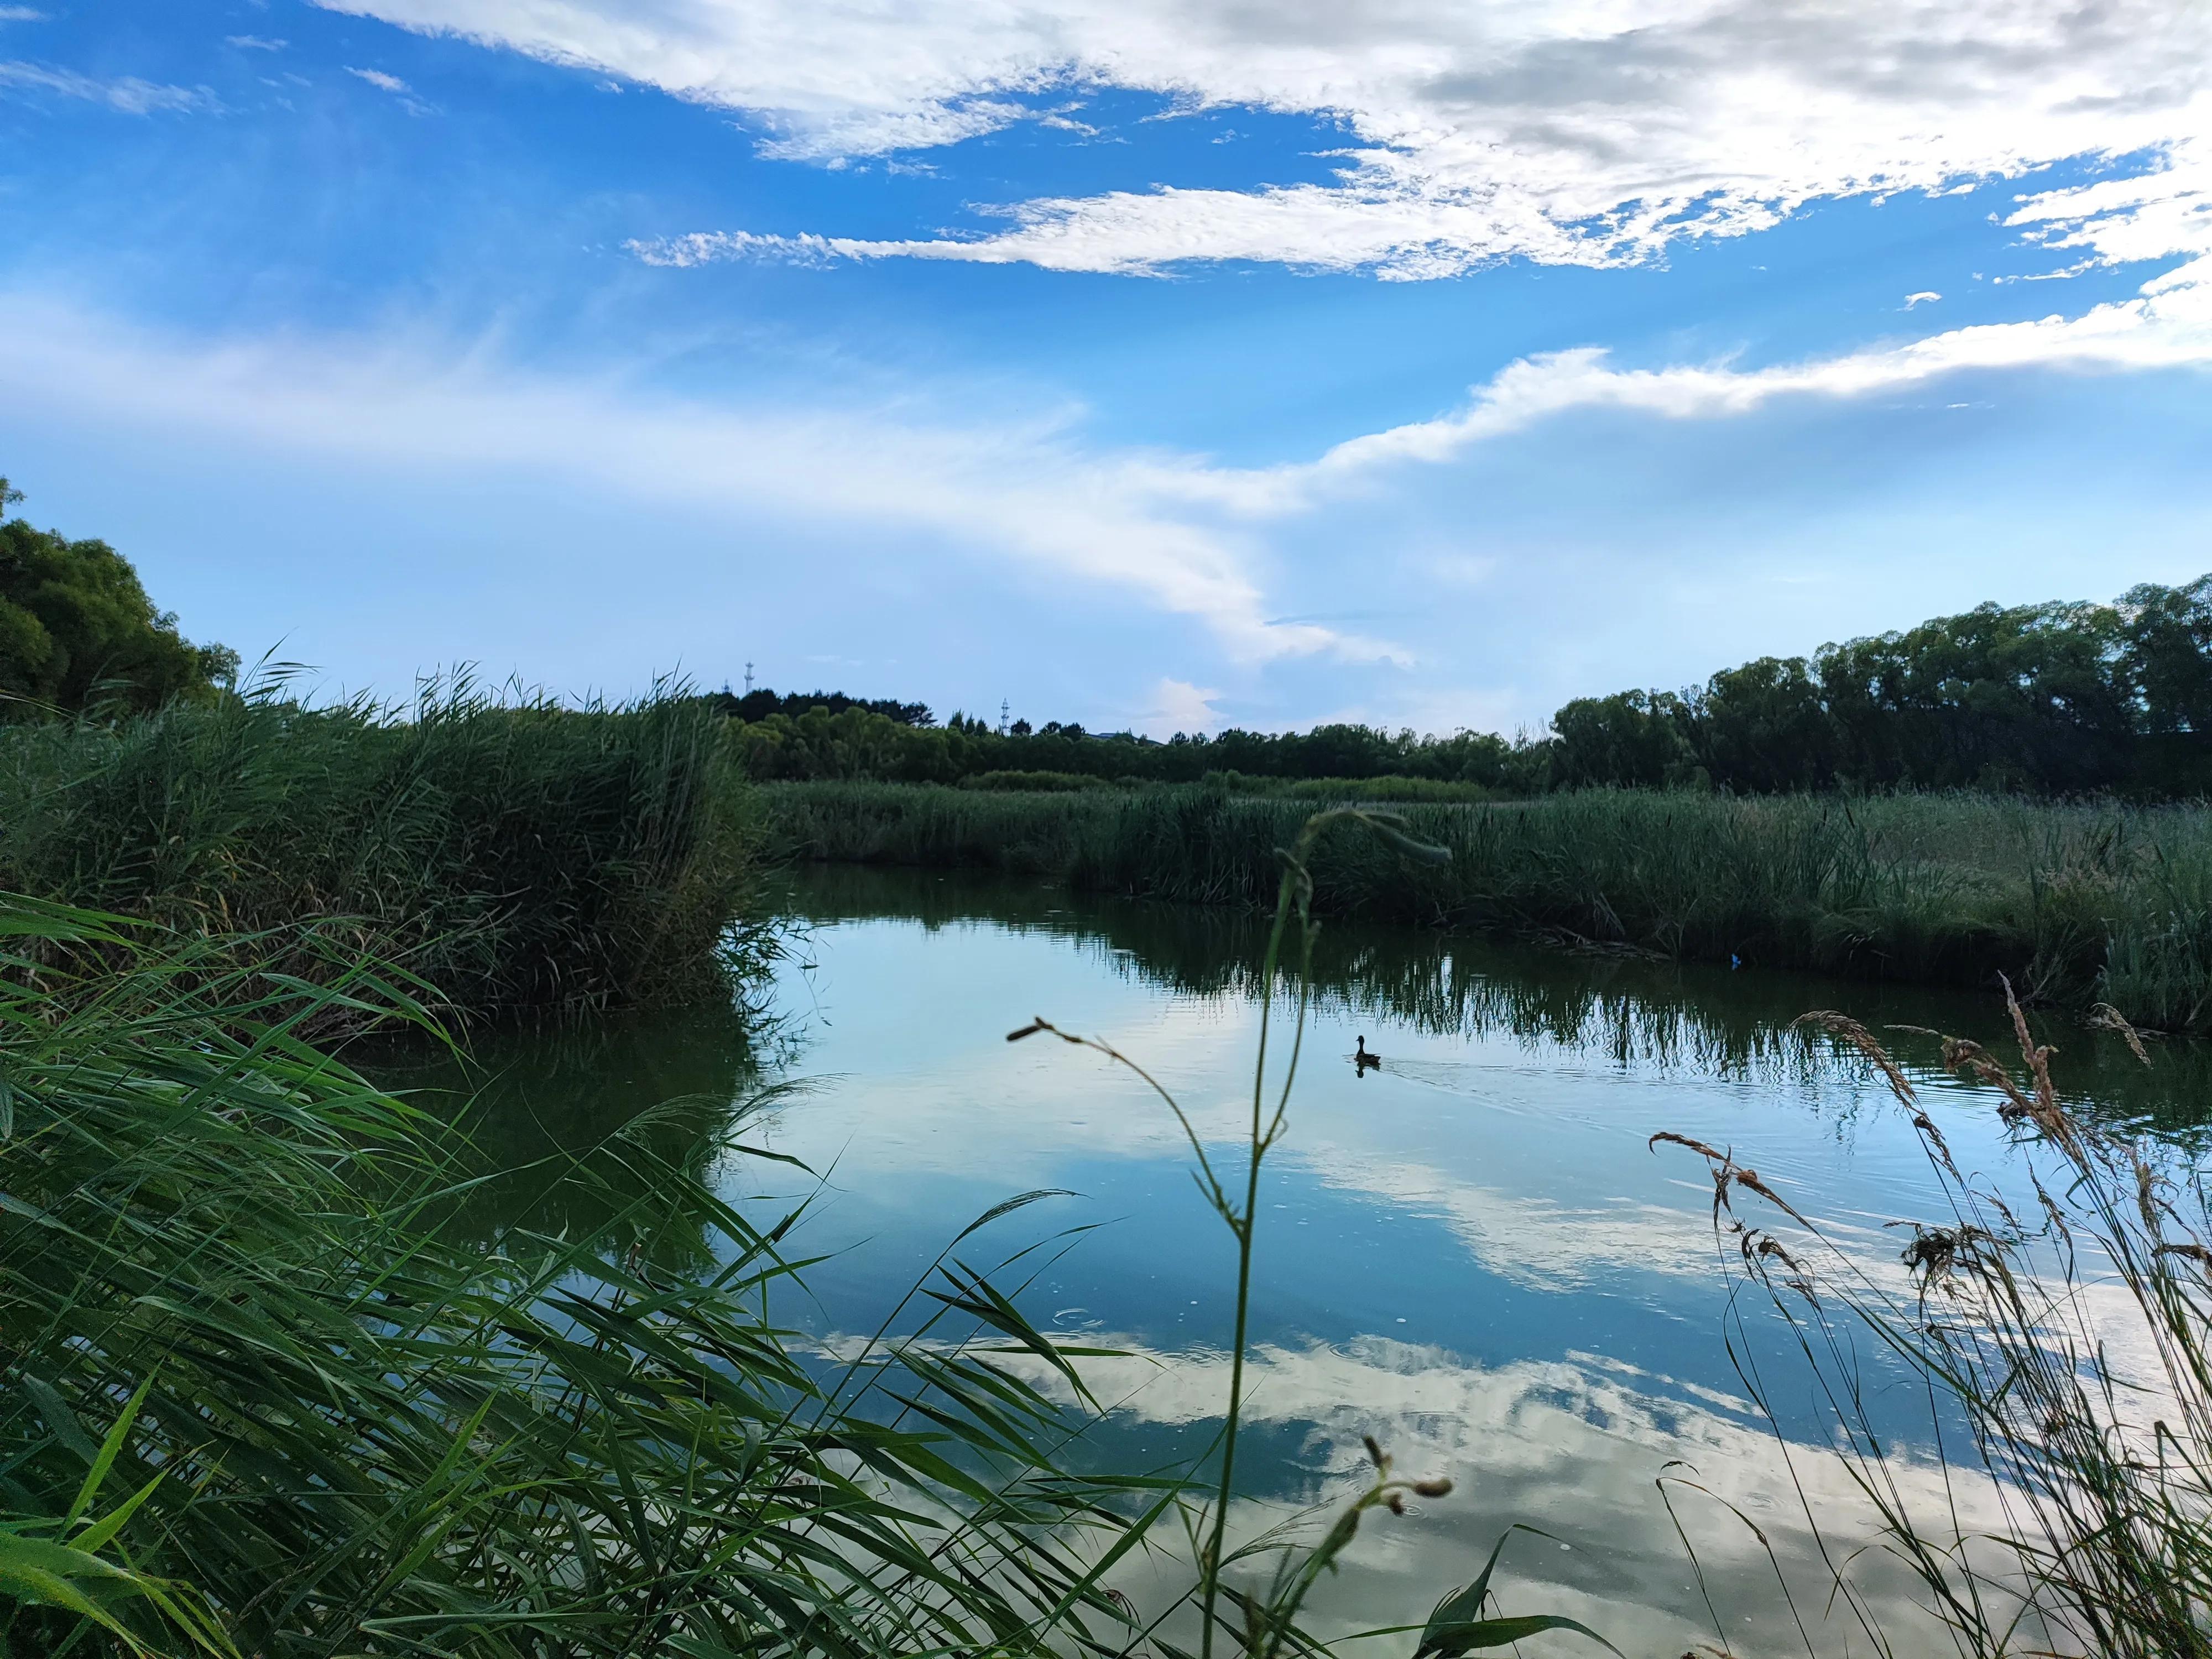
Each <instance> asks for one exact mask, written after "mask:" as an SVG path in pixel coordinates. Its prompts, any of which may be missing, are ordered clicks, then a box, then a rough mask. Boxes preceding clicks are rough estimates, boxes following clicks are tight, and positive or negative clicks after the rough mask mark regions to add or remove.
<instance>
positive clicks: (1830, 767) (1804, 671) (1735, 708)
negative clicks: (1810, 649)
mask: <svg viewBox="0 0 2212 1659" xmlns="http://www.w3.org/2000/svg"><path fill="white" fill-rule="evenodd" d="M1690 708H1691V715H1692V718H1691V720H1690V731H1689V737H1690V741H1691V743H1692V745H1693V746H1694V747H1695V748H1696V749H1697V750H1698V756H1699V760H1700V761H1701V762H1702V763H1704V765H1705V770H1706V771H1707V772H1708V773H1709V774H1710V775H1711V777H1712V779H1713V781H1715V782H1716V783H1719V784H1724V785H1726V786H1727V787H1729V788H1731V789H1742V790H1750V791H1754V792H1759V793H1772V792H1778V791H1782V790H1787V789H1817V788H1820V787H1824V786H1826V785H1827V784H1829V783H1832V782H1833V781H1834V780H1835V769H1836V732H1835V726H1834V725H1833V723H1832V721H1831V720H1829V718H1828V710H1827V708H1826V705H1825V704H1824V703H1823V702H1822V701H1821V698H1820V684H1819V682H1817V681H1816V680H1814V678H1813V675H1812V672H1811V671H1810V670H1809V669H1808V667H1807V665H1806V662H1805V659H1804V658H1802V657H1761V658H1759V659H1758V660H1757V661H1755V662H1747V663H1746V664H1744V665H1743V666H1742V667H1741V668H1724V669H1723V670H1722V671H1720V672H1719V673H1717V674H1716V675H1714V676H1713V677H1712V678H1711V680H1710V681H1708V682H1707V683H1706V685H1705V690H1704V692H1703V693H1702V694H1700V695H1699V696H1696V697H1694V698H1693V699H1692V700H1691V703H1690Z"/></svg>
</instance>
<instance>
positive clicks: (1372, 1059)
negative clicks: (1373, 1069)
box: [1352, 1036, 1383, 1072]
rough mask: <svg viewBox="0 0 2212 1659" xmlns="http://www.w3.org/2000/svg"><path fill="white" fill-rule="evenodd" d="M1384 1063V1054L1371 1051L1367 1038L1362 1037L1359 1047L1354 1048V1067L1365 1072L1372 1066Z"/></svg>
mask: <svg viewBox="0 0 2212 1659" xmlns="http://www.w3.org/2000/svg"><path fill="white" fill-rule="evenodd" d="M1382 1063H1383V1056H1382V1055H1380V1054H1375V1053H1373V1052H1371V1051H1370V1049H1369V1048H1368V1047H1367V1039H1366V1038H1365V1037H1364V1036H1363V1037H1361V1038H1360V1039H1359V1046H1358V1048H1355V1049H1354V1050H1352V1069H1353V1070H1355V1071H1361V1072H1364V1071H1365V1070H1366V1069H1367V1068H1368V1067H1369V1066H1380V1065H1381V1064H1382Z"/></svg>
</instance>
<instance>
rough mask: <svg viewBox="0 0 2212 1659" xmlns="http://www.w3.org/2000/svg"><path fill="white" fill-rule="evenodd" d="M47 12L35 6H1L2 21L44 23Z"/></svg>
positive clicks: (0, 21)
mask: <svg viewBox="0 0 2212 1659" xmlns="http://www.w3.org/2000/svg"><path fill="white" fill-rule="evenodd" d="M45 21H46V13H44V12H42V11H40V10H39V9H38V8H36V7H35V6H0V23H43V22H45Z"/></svg>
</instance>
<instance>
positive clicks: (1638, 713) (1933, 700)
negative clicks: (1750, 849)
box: [720, 575, 2212, 798]
mask: <svg viewBox="0 0 2212 1659" xmlns="http://www.w3.org/2000/svg"><path fill="white" fill-rule="evenodd" d="M720 695H721V697H722V698H723V699H725V700H726V702H728V703H732V704H735V703H738V701H739V700H738V699H735V698H733V697H731V696H730V694H728V693H726V692H725V693H723V694H720ZM802 704H803V705H805V707H803V708H802V707H800V706H799V705H802ZM746 707H750V708H757V709H762V710H765V711H766V712H764V713H763V714H757V715H756V714H749V713H747V712H745V709H746ZM726 712H729V713H731V714H733V715H736V716H737V717H738V721H739V727H738V729H739V733H740V741H741V742H742V744H743V745H744V750H745V755H746V758H747V762H748V763H749V765H750V768H751V769H752V772H753V775H755V776H756V777H760V778H766V779H825V778H831V779H834V778H850V779H861V778H869V779H877V780H881V781H907V782H935V783H957V782H959V781H962V780H963V779H967V778H972V777H976V776H979V775H984V774H987V773H996V772H1023V773H1058V774H1063V775H1071V776H1078V777H1096V778H1106V779H1115V780H1125V781H1145V782H1170V783H1186V782H1194V781H1199V780H1200V779H1203V778H1205V777H1206V775H1209V774H1235V775H1242V776H1245V777H1255V778H1269V779H1275V778H1375V777H1385V776H1389V777H1405V778H1423V779H1433V780H1437V781H1447V782H1455V783H1467V784H1474V785H1478V786H1481V787H1486V788H1490V789H1494V790H1497V791H1498V792H1499V793H1507V794H1533V793H1541V792H1543V791H1545V790H1548V789H1555V788H1576V787H1592V786H1607V785H1609V786H1615V787H1632V788H1633V787H1706V788H1720V789H1726V790H1729V791H1731V792H1734V793H1747V794H1763V793H1782V792H1786V791H1794V790H1828V789H1860V790H1882V789H1899V788H1905V789H1943V788H1984V789H1999V790H2008V791H2015V792H2026V793H2043V794H2088V793H2124V794H2130V795H2136V796H2142V797H2149V798H2159V797H2174V796H2181V795H2196V794H2203V793H2208V792H2212V575H2207V576H2203V577H2200V578H2198V579H2197V580H2196V581H2193V582H2191V583H2189V584H2187V585H2185V586H2178V587H2166V586H2158V585H2156V584H2146V585H2144V586H2137V587H2134V588H2130V590H2129V591H2128V592H2126V593H2125V594H2124V595H2123V596H2122V597H2121V598H2120V599H2118V600H2116V601H2115V602H2114V603H2112V604H2111V605H2094V604H2079V603H2063V604H2048V605H2012V606H2003V605H1978V606H1977V607H1976V608H1975V609H1973V610H1972V611H1965V612H1963V613H1961V614H1960V615H1957V616H1951V617H1935V618H1933V619H1931V620H1929V621H1928V622H1924V623H1921V624H1920V625H1919V626H1918V627H1917V628H1911V629H1902V630H1899V631H1897V632H1893V633H1888V634H1881V635H1875V636H1873V637H1870V638H1864V639H1855V640H1848V641H1844V642H1843V643H1842V644H1839V645H1827V646H1823V647H1821V648H1820V650H1819V651H1817V652H1814V653H1813V654H1812V655H1811V656H1809V657H1761V658H1759V659H1757V660H1756V661H1753V662H1749V663H1746V664H1744V665H1741V666H1740V667H1736V668H1729V669H1723V670H1722V671H1720V672H1719V673H1717V674H1715V675H1714V676H1713V677H1712V678H1711V679H1710V680H1708V681H1707V682H1706V683H1705V684H1704V685H1702V686H1696V687H1692V688H1689V689H1686V690H1680V691H1663V690H1629V691H1618V692H1614V693H1613V694H1612V695H1611V696H1597V697H1578V698H1576V699H1575V700H1574V701H1572V702H1569V703H1567V704H1566V705H1565V706H1564V707H1563V708H1560V709H1559V712H1558V713H1557V714H1554V715H1553V717H1552V720H1551V723H1550V726H1549V729H1548V730H1547V731H1545V732H1541V733H1534V734H1530V733H1523V734H1522V735H1521V736H1519V737H1517V738H1512V739H1510V740H1509V739H1507V738H1503V737H1500V736H1498V735H1496V734H1494V733H1489V732H1455V733H1453V734H1452V735H1450V736H1449V737H1424V736H1419V735H1417V734H1415V733H1414V732H1411V731H1401V732H1388V731H1383V730H1381V729H1378V728H1376V727H1374V726H1358V725H1329V726H1315V727H1313V728H1312V729H1310V730H1309V731H1305V732H1273V733H1271V732H1246V731H1240V730H1234V729H1232V730H1230V731H1226V732H1219V733H1218V734H1216V735H1213V736H1210V737H1209V736H1205V735H1196V736H1193V735H1188V734H1178V735H1177V736H1176V737H1174V738H1169V739H1168V740H1166V741H1165V742H1159V741H1156V740H1154V739H1152V738H1143V737H1139V736H1136V735H1134V734H1133V733H1131V732H1086V731H1085V730H1084V729H1083V727H1082V726H1078V725H1070V724H1063V723H1061V722H1059V721H1049V722H1047V723H1046V724H1045V725H1043V726H1039V727H1032V726H1030V723H1029V722H1028V721H1026V720H1016V721H1013V722H1012V724H1011V725H1009V726H1007V727H1006V729H1005V730H1004V731H1000V730H999V729H998V728H996V727H994V726H991V725H990V724H988V723H987V722H986V721H983V720H977V719H975V718H972V717H970V716H969V715H966V714H954V715H953V716H951V719H949V720H946V721H945V723H944V724H943V725H942V726H939V725H938V724H937V722H936V720H935V718H934V716H933V714H931V712H930V711H929V709H928V708H927V707H925V706H924V705H921V704H919V703H886V702H873V703H871V702H864V701H862V700H860V699H855V698H849V697H844V696H837V697H836V698H835V699H834V700H833V699H832V698H830V697H828V696H824V695H823V694H821V693H816V694H814V695H813V696H811V698H810V697H807V696H778V695H777V694H775V693H773V692H765V691H756V692H753V693H751V694H750V698H749V699H748V700H746V701H745V704H744V705H741V706H739V707H733V708H727V710H726Z"/></svg>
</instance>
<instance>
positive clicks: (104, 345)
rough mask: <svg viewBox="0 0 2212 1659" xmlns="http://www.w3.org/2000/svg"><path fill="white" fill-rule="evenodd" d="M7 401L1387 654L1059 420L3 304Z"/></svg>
mask: <svg viewBox="0 0 2212 1659" xmlns="http://www.w3.org/2000/svg"><path fill="white" fill-rule="evenodd" d="M0 332H4V334H5V335H6V337H8V339H9V341H10V342H11V344H10V348H9V351H8V352H7V353H6V354H4V356H0V386H9V387H12V388H15V390H16V392H17V393H18V394H19V395H23V396H30V395H32V394H33V391H34V389H35V395H36V396H37V397H39V398H58V399H60V400H62V401H64V402H65V403H68V404H74V405H76V406H78V407H82V408H89V409H93V410H99V411H100V412H101V413H102V414H103V415H104V416H106V417H107V418H112V419H115V420H118V421H121V420H132V421H139V422H151V423H157V424H160V425H162V426H164V427H167V428H175V429H179V430H192V431H210V430H213V431H227V432H229V433H233V434H239V435H246V436H247V437H249V438H251V439H253V440H255V441H259V442H261V443H264V444H265V445H267V446H269V447H271V448H273V449H276V450H279V451H282V450H285V449H290V450H294V451H304V452H309V453H322V454H329V455H336V456H341V457H344V458H348V459H353V460H357V461H363V462H369V463H384V464H397V465H405V466H410V467H414V468H435V469H452V468H455V467H461V468H478V469H486V470H489V469H493V468H507V469H522V468H529V469H553V470H559V471H568V472H573V473H574V475H575V476H577V477H583V478H589V479H593V480H596V481H597V482H598V483H599V484H600V485H602V486H604V487H606V488H609V489H614V490H617V491H620V492H623V493H626V494H629V495H634V496H636V497H639V498H642V499H647V500H651V501H658V502H661V503H664V504H689V505H704V506H706V507H710V508H722V509H738V510H749V511H773V512H778V513H795V514H799V515H803V516H805V517H807V518H810V519H812V520H816V521H830V522H838V523H843V524H847V525H852V524H874V525H882V526H896V527H901V528H903V529H906V530H909V531H913V532H918V533H921V534H925V535H928V536H932V537H935V538H940V539H942V540H943V541H944V542H945V544H948V545H950V546H954V547H968V548H977V549H981V550H985V551H987V552H988V553H990V554H993V555H995V556H999V557H1001V558H1004V559H1007V560H1011V561H1012V562H1016V563H1018V564H1019V565H1022V566H1025V567H1027V568H1030V570H1031V571H1033V572H1035V573H1036V574H1038V575H1039V576H1040V577H1042V578H1044V579H1048V580H1058V581H1064V582H1073V583H1079V584H1082V585H1084V586H1088V587H1091V588H1093V589H1103V590H1116V589H1118V590H1121V591H1122V592H1127V593H1130V594H1133V595H1134V596H1136V597H1137V598H1139V599H1141V600H1142V601H1143V602H1144V603H1146V605H1150V606H1152V608H1154V609H1155V610H1158V611H1164V612H1167V613H1169V614H1172V615H1179V616H1184V617H1191V618H1194V619H1195V620H1197V621H1198V622H1200V623H1203V624H1204V625H1205V626H1206V628H1207V629H1210V630H1211V631H1212V634H1213V635H1214V636H1215V638H1216V639H1217V640H1218V641H1219V642H1220V644H1221V646H1222V647H1223V649H1224V651H1225V653H1226V654H1227V655H1228V656H1229V657H1230V658H1231V659H1234V660H1237V661H1241V662H1247V663H1251V662H1260V661H1265V660H1267V659H1273V658H1279V657H1283V656H1291V655H1304V654H1311V653H1320V652H1328V653H1336V654H1338V655H1341V656H1347V657H1354V658H1370V657H1372V656H1374V655H1376V654H1377V653H1379V652H1381V651H1382V650H1383V649H1385V647H1379V646H1376V645H1375V644H1374V643H1372V642H1370V641H1362V640H1359V639H1358V638H1356V637H1354V636H1352V635H1346V634H1342V633H1339V632H1337V631H1334V630H1332V629H1328V628H1324V627H1320V626H1316V625H1312V624H1284V625H1276V624H1273V623H1269V622H1268V621H1267V618H1268V617H1269V616H1271V615H1272V614H1273V610H1274V607H1272V606H1270V605H1267V603H1266V602H1265V599H1264V595H1263V593H1262V591H1261V586H1260V585H1259V580H1258V578H1257V576H1256V575H1255V574H1254V570H1253V568H1252V565H1253V561H1254V553H1255V550H1253V549H1252V548H1250V547H1249V545H1248V544H1247V543H1246V541H1245V539H1244V538H1243V536H1242V535H1241V534H1240V533H1239V532H1237V531H1235V530H1234V529H1233V528H1231V527H1224V526H1221V525H1219V524H1218V523H1215V522H1212V521H1210V520H1208V519H1207V518H1206V516H1205V515H1202V514H1198V513H1191V512H1189V511H1188V510H1186V509H1185V508H1184V506H1183V504H1182V501H1180V500H1178V499H1176V498H1172V497H1164V496H1163V495H1162V494H1161V492H1160V490H1159V489H1158V479H1159V478H1161V477H1171V476H1176V475H1175V472H1174V470H1173V469H1172V468H1168V467H1164V465H1163V464H1162V463H1160V462H1158V461H1157V460H1155V459H1149V458H1145V457H1138V456H1129V455H1126V454H1120V453H1097V452H1094V451H1089V450H1086V449H1085V448H1084V447H1081V446H1080V445H1079V444H1077V443H1075V442H1074V441H1072V440H1070V439H1069V438H1068V437H1067V436H1066V435H1065V434H1064V433H1063V432H1062V431H1061V430H1060V426H1059V423H1058V422H1053V421H1038V422H1034V423H1032V424H1030V425H1027V426H1022V425H1016V424H1004V425H997V426H992V425H983V424H969V425H955V424H950V423H948V424H938V425H932V424H927V423H926V422H920V421H915V420H911V419H901V418H899V417H896V416H892V415H890V414H886V413H884V412H882V411H880V410H874V409H871V408H865V407H861V408H855V407H839V406H830V405H824V406H823V407H818V408H814V409H806V408H793V407H790V406H787V405H777V406H772V407H760V408H731V407H710V406H706V405H702V404H692V403H686V402H684V401H681V400H678V399H675V398H655V397H651V396H647V395H645V394H641V393H638V392H633V391H631V390H629V389H628V388H626V387H624V386H622V385H621V384H619V383H617V382H615V381H612V380H607V379H603V378H592V377H588V376H575V377H571V378H568V379H556V378H554V377H551V376H547V375H542V374H529V373H526V372H523V371H520V370H514V369H509V368H504V367H502V366H501V365H499V364H497V363H495V362H491V361H489V359H488V358H487V357H485V356H483V355H482V354H478V353H474V352H471V351H470V350H467V349H455V348H454V346H453V343H451V342H449V341H438V340H428V339H421V340H410V339H398V340H384V341H374V342H349V341H343V340H315V339H301V338H264V339H254V340H238V341H230V342H216V343H190V344H185V343H174V342H171V341H167V340H164V339H161V338H158V337H152V336H149V335H147V334H143V333H138V332H134V331H132V330H131V329H130V328H129V327H128V326H127V325H122V324H120V323H118V322H116V321H115V320H113V319H107V318H103V317H96V316H93V315H90V314H88V313H83V312H81V311H78V310H76V309H74V308H71V307H65V306H61V305H57V304H53V303H51V302H48V301H43V300H40V299H38V298H32V297H24V296H13V297H10V296H6V295H0Z"/></svg>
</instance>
